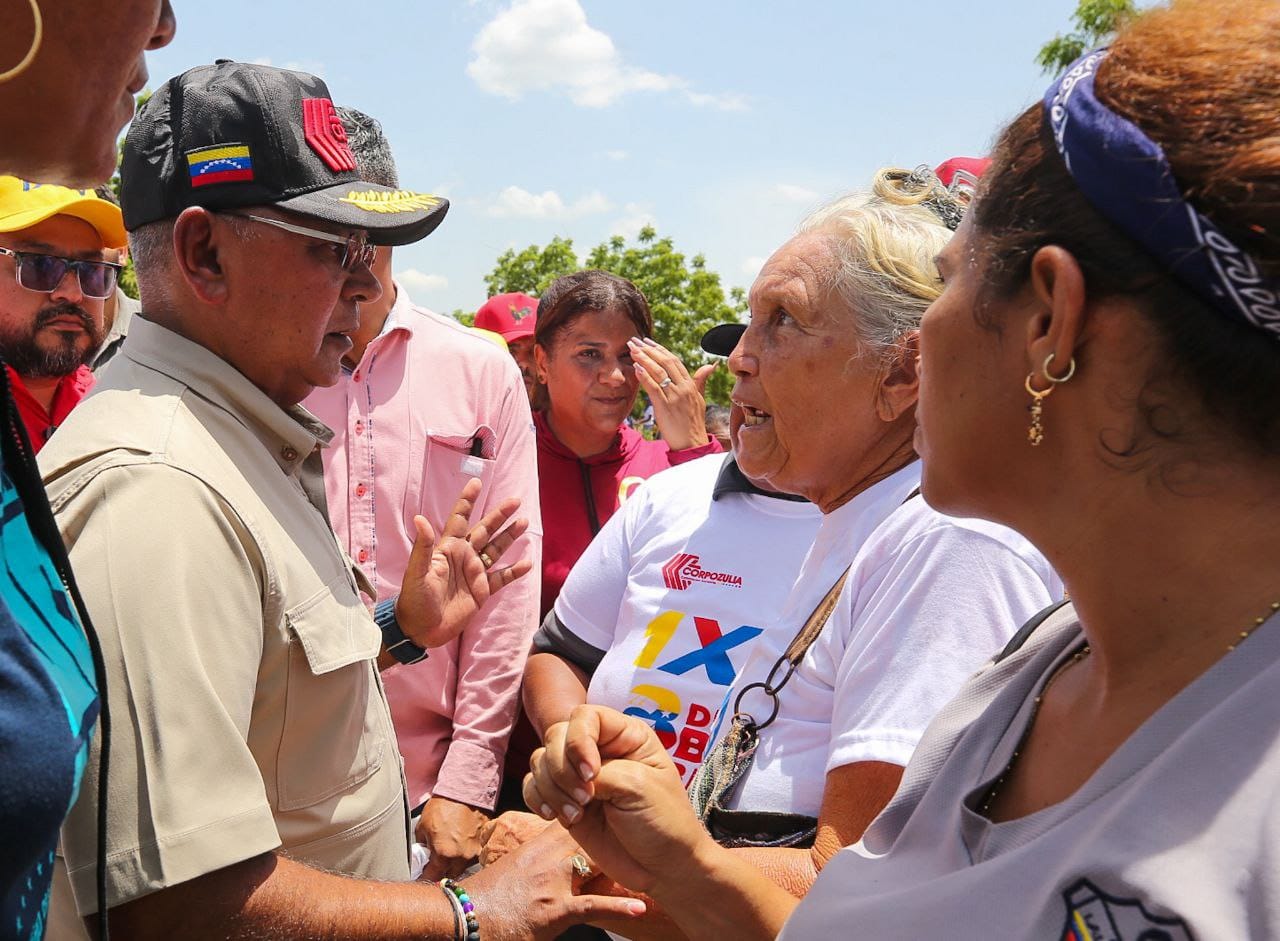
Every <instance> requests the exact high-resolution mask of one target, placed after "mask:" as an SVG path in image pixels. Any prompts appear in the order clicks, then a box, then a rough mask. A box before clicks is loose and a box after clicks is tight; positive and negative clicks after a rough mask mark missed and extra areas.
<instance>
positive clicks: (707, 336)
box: [702, 323, 747, 356]
mask: <svg viewBox="0 0 1280 941" xmlns="http://www.w3.org/2000/svg"><path fill="white" fill-rule="evenodd" d="M746 332H747V325H746V324H745V323H719V324H716V325H715V326H714V327H712V328H711V329H710V330H708V331H707V332H706V333H704V334H703V335H702V348H703V349H704V350H706V351H707V352H708V353H711V354H712V355H713V356H728V355H729V354H730V353H732V352H733V348H734V347H735V346H737V345H738V341H739V340H741V339H742V335H743V334H744V333H746Z"/></svg>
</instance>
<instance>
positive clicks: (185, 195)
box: [120, 59, 449, 245]
mask: <svg viewBox="0 0 1280 941" xmlns="http://www.w3.org/2000/svg"><path fill="white" fill-rule="evenodd" d="M120 179H121V185H120V204H121V208H122V209H123V211H124V223H125V228H126V229H128V230H130V231H132V230H134V229H136V228H138V227H139V226H142V225H146V224H147V223H149V222H155V221H157V220H159V219H170V218H173V217H175V216H177V215H178V214H179V213H181V212H182V210H184V209H186V208H188V207H190V206H203V207H205V208H207V209H214V210H217V209H235V208H238V207H242V206H263V205H275V206H278V207H279V208H281V209H284V210H287V211H288V212H291V213H295V214H297V215H299V216H304V217H308V218H311V219H316V220H320V221H323V222H330V223H334V224H337V225H343V226H351V227H353V228H358V229H365V230H367V231H368V233H369V241H370V242H371V243H373V244H375V245H407V244H408V243H410V242H416V241H418V240H419V239H421V238H425V237H426V236H427V235H429V234H430V233H431V232H432V231H433V230H434V229H435V228H436V226H438V225H439V224H440V222H441V221H442V220H443V219H444V215H445V213H446V212H447V211H448V209H449V201H448V200H447V199H444V198H443V197H440V196H431V195H429V194H427V193H415V192H411V191H408V190H392V189H390V188H388V187H385V186H378V185H377V184H374V183H365V182H363V181H362V180H361V179H360V175H359V173H357V171H356V161H355V157H354V155H353V154H352V153H351V148H350V147H349V146H348V145H347V135H346V132H345V131H344V130H343V127H342V122H341V121H340V120H339V119H338V115H337V112H336V111H335V110H334V107H333V101H332V99H331V98H330V97H329V89H328V86H326V85H325V83H324V82H323V81H321V80H320V79H318V78H316V77H315V76H314V75H307V74H306V73H304V72H290V71H288V70H286V69H277V68H273V67H272V66H268V65H250V64H248V63H244V62H230V61H227V60H225V59H220V60H219V61H218V62H217V63H215V64H214V65H202V66H198V67H197V68H194V69H190V70H189V71H187V72H184V73H182V74H181V75H179V76H177V77H176V78H171V79H170V80H169V81H167V82H165V84H164V85H162V86H161V87H160V88H159V89H158V90H157V91H156V93H155V94H154V95H152V96H151V99H150V100H149V101H148V102H147V103H146V104H145V105H143V107H142V109H141V110H140V111H139V112H138V115H137V117H136V118H134V120H133V124H132V125H131V126H130V128H129V134H128V136H127V137H126V138H125V143H124V157H123V160H122V162H121V166H120Z"/></svg>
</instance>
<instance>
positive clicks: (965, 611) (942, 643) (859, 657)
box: [725, 462, 1063, 817]
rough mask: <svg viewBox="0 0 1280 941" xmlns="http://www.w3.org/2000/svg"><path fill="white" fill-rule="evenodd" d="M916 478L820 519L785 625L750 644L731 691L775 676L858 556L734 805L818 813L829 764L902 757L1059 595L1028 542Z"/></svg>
mask: <svg viewBox="0 0 1280 941" xmlns="http://www.w3.org/2000/svg"><path fill="white" fill-rule="evenodd" d="M919 485H920V464H919V462H915V463H912V464H909V465H908V466H907V467H904V468H903V469H902V470H900V471H898V472H897V473H895V474H893V475H892V476H890V477H887V478H886V479H884V480H882V481H880V482H879V483H877V484H875V485H874V486H872V487H870V488H868V489H867V490H864V491H863V492H862V493H860V494H858V495H857V496H856V497H854V498H853V499H852V500H850V501H849V502H848V503H846V504H845V505H844V506H841V507H839V508H837V509H836V510H834V511H832V512H831V513H829V514H827V515H826V516H825V517H824V518H823V521H822V527H821V529H820V530H819V532H818V535H817V537H816V538H815V540H814V543H813V548H812V549H811V550H810V552H809V554H808V556H807V557H806V559H805V561H804V565H803V566H802V568H801V571H800V575H799V578H798V579H797V581H796V585H795V588H794V590H793V592H792V595H791V598H790V599H789V600H788V602H787V604H786V606H785V609H784V611H783V614H782V617H781V619H780V629H779V630H776V631H773V632H771V633H770V634H769V635H768V636H766V637H764V638H763V639H762V640H761V642H760V643H759V644H757V645H756V646H755V648H754V649H753V650H752V653H751V658H750V660H749V661H748V662H747V664H746V665H745V666H744V667H743V669H742V670H741V671H740V672H739V674H738V680H737V685H736V687H735V696H736V690H737V689H741V688H742V687H743V686H745V685H746V684H749V683H752V682H757V681H760V680H763V679H764V678H765V676H767V674H768V673H769V670H770V669H771V668H772V667H773V665H774V663H776V662H777V660H778V658H779V656H781V654H782V652H783V650H785V649H786V647H787V645H788V644H789V643H790V642H791V640H792V638H794V637H795V634H796V632H797V631H798V630H799V628H800V626H801V625H802V624H803V623H804V622H805V619H806V618H808V616H809V614H810V613H811V612H812V611H813V609H814V608H815V607H816V606H817V604H818V602H819V601H821V599H822V598H823V596H825V595H826V593H827V591H828V590H829V589H830V588H831V586H832V585H834V584H835V582H836V579H838V578H839V577H840V573H841V572H843V571H844V570H845V568H846V567H848V566H849V565H850V563H852V568H851V569H850V572H849V578H848V581H847V582H846V583H845V586H844V589H843V591H842V592H841V595H840V599H839V601H838V603H837V605H836V609H835V611H834V612H833V613H832V615H831V618H830V620H829V621H828V622H827V624H826V626H825V627H824V628H823V630H822V633H821V634H820V635H819V636H818V639H817V640H816V641H814V643H813V646H811V647H810V648H809V651H808V653H807V654H805V657H804V660H803V661H802V662H801V664H800V666H799V667H798V668H797V669H796V671H795V673H794V674H793V675H792V677H791V679H790V681H789V682H788V684H787V685H786V686H785V687H784V688H783V690H782V691H781V692H780V693H779V698H780V700H781V705H780V708H779V712H778V717H777V719H776V720H775V721H774V722H773V724H772V725H771V726H769V727H768V728H766V729H764V730H763V731H762V733H761V737H760V745H759V747H758V748H757V750H756V754H755V758H754V760H753V762H752V764H751V767H750V768H749V770H748V771H747V773H746V774H745V775H744V776H743V779H742V781H741V783H740V784H739V786H738V787H737V789H736V790H735V792H734V793H733V794H732V795H731V798H730V800H729V801H727V805H728V806H730V807H735V808H741V809H744V810H757V811H779V812H791V813H799V814H807V815H809V816H814V817H816V816H818V811H819V809H820V808H821V804H822V794H823V790H824V789H825V786H826V775H827V772H828V771H830V770H831V769H833V768H839V767H842V766H844V765H848V764H852V763H854V762H860V761H881V762H888V763H891V764H897V765H904V766H905V765H906V763H907V761H908V759H910V757H911V754H912V752H913V751H914V750H915V747H916V745H917V743H918V742H919V741H920V736H921V735H922V734H923V732H924V729H925V726H927V725H928V724H929V722H930V720H931V719H932V718H933V716H934V715H935V714H936V713H937V712H938V711H939V710H940V709H941V708H942V707H943V706H944V705H946V703H947V702H948V701H949V700H950V699H951V697H952V696H953V695H954V694H955V693H956V691H957V690H958V689H959V688H960V686H961V684H962V683H964V681H965V680H966V679H968V678H969V676H970V675H971V674H972V673H973V672H974V671H975V670H977V669H978V668H979V667H980V666H981V665H982V664H983V663H985V662H986V661H987V660H988V659H990V657H991V656H992V655H993V654H995V653H996V652H997V651H998V650H1000V649H1001V648H1002V647H1003V646H1004V644H1005V643H1007V642H1008V639H1009V637H1010V636H1012V634H1013V633H1014V631H1016V630H1017V629H1018V628H1019V627H1020V626H1021V625H1022V624H1023V623H1024V622H1025V621H1026V620H1027V619H1029V618H1030V617H1031V616H1032V615H1033V614H1035V613H1036V612H1038V611H1040V610H1041V609H1042V608H1044V607H1045V606H1046V605H1048V604H1050V603H1051V602H1052V601H1056V600H1058V599H1060V598H1061V597H1062V593H1063V588H1062V583H1061V581H1059V579H1058V577H1057V575H1056V574H1055V573H1054V572H1053V570H1052V569H1051V568H1050V566H1049V563H1048V562H1047V561H1045V559H1044V557H1043V556H1041V555H1040V553H1039V552H1038V551H1036V549H1035V548H1034V547H1033V546H1032V545H1031V544H1030V543H1029V542H1027V541H1026V540H1025V539H1023V538H1022V537H1021V536H1019V535H1018V534H1017V533H1015V532H1013V531H1012V530H1010V529H1006V528H1005V527H1003V526H997V525H996V524H994V523H988V522H985V521H982V520H971V519H957V518H954V517H948V516H943V515H942V514H941V513H938V512H937V511H936V510H934V509H932V508H931V507H930V506H929V505H928V504H927V503H925V502H924V500H923V499H922V498H921V497H920V496H919V495H918V494H917V495H915V496H912V492H913V491H914V490H916V489H917V488H918V487H919ZM741 709H742V710H743V711H745V712H748V713H751V714H752V715H754V716H756V718H757V719H760V720H763V719H764V717H766V716H767V715H768V714H769V711H770V705H769V702H768V700H767V699H766V698H765V697H764V696H763V694H761V693H760V692H759V691H758V690H752V691H749V692H748V693H747V694H746V695H745V696H744V697H743V699H742V703H741ZM729 711H730V710H728V709H726V710H725V712H726V713H727V712H729Z"/></svg>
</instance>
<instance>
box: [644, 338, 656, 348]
mask: <svg viewBox="0 0 1280 941" xmlns="http://www.w3.org/2000/svg"><path fill="white" fill-rule="evenodd" d="M644 342H646V343H648V344H649V345H650V346H657V345H658V341H657V340H655V339H654V338H653V337H645V338H644Z"/></svg>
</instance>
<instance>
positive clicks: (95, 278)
mask: <svg viewBox="0 0 1280 941" xmlns="http://www.w3.org/2000/svg"><path fill="white" fill-rule="evenodd" d="M0 255H9V256H10V257H12V258H13V263H14V274H15V276H16V277H17V279H18V284H20V285H21V286H22V287H24V288H26V289H27V290H28V291H38V292H40V293H41V294H52V293H53V292H54V291H56V290H57V288H58V285H59V284H61V283H62V279H63V278H65V277H66V276H67V272H68V271H74V272H75V273H76V278H77V279H78V280H79V282H80V293H81V294H83V295H84V296H85V297H92V298H95V299H97V300H103V299H104V298H108V297H110V296H111V295H112V294H113V293H115V289H116V278H117V277H118V276H119V274H120V269H121V267H122V266H121V265H115V264H112V263H111V262H109V261H82V260H81V259H79V258H63V257H62V256H61V255H45V254H42V253H40V252H15V251H13V250H12V249H8V248H0Z"/></svg>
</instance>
